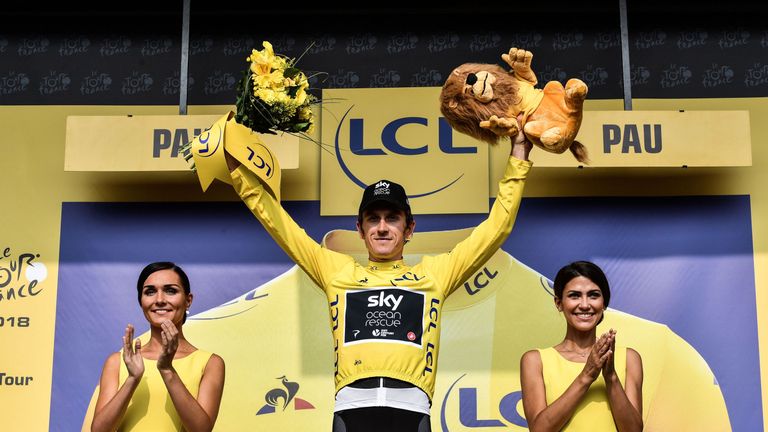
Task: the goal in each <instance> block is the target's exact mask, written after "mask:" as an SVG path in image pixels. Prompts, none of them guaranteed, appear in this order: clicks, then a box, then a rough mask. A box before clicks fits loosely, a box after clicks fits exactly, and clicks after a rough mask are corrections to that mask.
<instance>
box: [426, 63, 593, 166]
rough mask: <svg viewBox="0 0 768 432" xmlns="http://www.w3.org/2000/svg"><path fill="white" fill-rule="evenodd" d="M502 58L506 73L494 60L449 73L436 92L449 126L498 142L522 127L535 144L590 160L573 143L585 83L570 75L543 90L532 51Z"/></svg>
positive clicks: (466, 64) (580, 111)
mask: <svg viewBox="0 0 768 432" xmlns="http://www.w3.org/2000/svg"><path fill="white" fill-rule="evenodd" d="M501 58H502V60H504V61H505V62H506V63H507V64H508V65H509V66H510V67H511V68H512V69H511V70H510V71H509V72H507V71H506V70H504V68H502V67H501V66H498V65H495V64H484V63H465V64H462V65H461V66H459V67H457V68H456V69H454V70H453V71H452V72H451V73H450V75H449V76H448V78H447V79H446V81H445V84H443V88H442V90H441V92H440V111H441V112H442V113H443V116H444V117H445V119H446V120H447V121H448V123H449V124H450V125H451V127H452V128H453V129H455V130H457V131H458V132H461V133H463V134H466V135H469V136H471V137H473V138H475V139H477V140H480V141H484V142H487V143H489V144H496V143H498V142H499V140H500V139H502V138H503V137H510V136H515V135H517V133H518V131H519V130H520V127H521V126H522V129H523V132H524V133H525V135H526V137H527V138H528V140H529V141H530V142H531V143H533V144H534V145H536V146H537V147H540V148H542V149H544V150H546V151H548V152H551V153H558V154H559V153H563V152H564V151H565V150H566V149H570V150H571V153H573V155H574V156H575V157H576V159H577V160H578V161H579V162H582V163H585V164H586V163H588V162H589V160H588V158H587V149H586V147H584V145H582V144H581V143H579V142H578V141H575V138H576V134H577V133H578V131H579V127H580V126H581V119H582V116H583V106H584V99H585V98H586V96H587V85H586V84H584V82H583V81H581V80H580V79H578V78H571V79H570V80H568V82H567V83H566V84H565V87H563V85H562V84H561V83H560V82H558V81H549V82H548V83H547V84H546V85H545V86H544V88H543V89H538V88H534V86H535V85H536V84H537V83H538V80H537V79H536V74H534V72H533V70H532V69H531V60H533V54H532V53H531V52H530V51H526V50H522V49H518V48H512V49H510V50H509V53H507V54H502V56H501ZM518 118H520V119H521V123H522V124H518Z"/></svg>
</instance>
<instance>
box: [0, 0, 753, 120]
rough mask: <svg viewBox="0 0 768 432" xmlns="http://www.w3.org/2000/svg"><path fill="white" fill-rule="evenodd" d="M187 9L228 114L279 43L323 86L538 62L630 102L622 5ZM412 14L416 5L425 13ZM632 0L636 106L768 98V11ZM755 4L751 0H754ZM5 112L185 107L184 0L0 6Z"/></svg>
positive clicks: (198, 58) (205, 79) (737, 4)
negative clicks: (516, 55) (512, 61)
mask: <svg viewBox="0 0 768 432" xmlns="http://www.w3.org/2000/svg"><path fill="white" fill-rule="evenodd" d="M231 3H233V2H224V1H218V2H211V1H199V0H195V1H191V21H190V57H189V83H190V84H189V96H188V103H189V104H190V105H210V104H233V103H234V98H235V96H234V92H235V90H234V89H235V84H236V82H237V80H238V79H239V78H240V77H241V75H242V72H243V70H245V68H246V67H247V64H246V61H245V58H246V57H247V56H248V54H249V53H250V50H251V49H252V48H261V42H262V41H263V40H269V41H271V42H272V43H273V45H274V46H275V50H276V51H277V52H279V53H283V54H286V55H288V56H290V57H298V56H300V55H301V54H302V52H304V51H305V50H306V49H307V47H309V46H310V45H312V44H313V43H314V44H313V45H312V46H311V48H309V50H308V52H307V53H306V54H305V55H304V57H303V58H302V59H301V61H300V63H299V66H300V67H301V68H302V69H304V70H305V71H307V72H310V73H311V72H313V71H317V72H322V73H324V74H322V75H319V76H318V77H317V78H313V80H312V84H313V87H315V88H317V89H319V88H339V87H420V86H430V87H431V86H440V85H442V83H443V81H444V79H445V76H446V74H447V73H449V72H450V70H451V69H453V68H454V67H455V66H458V65H459V64H461V63H464V62H469V61H473V62H489V63H499V62H501V60H500V55H501V53H503V52H505V51H506V50H508V49H509V48H510V47H512V46H517V47H521V48H525V49H528V50H530V51H532V52H533V53H534V60H533V68H534V71H535V72H536V73H537V75H538V77H539V82H540V83H544V82H546V81H549V80H559V81H562V82H565V81H566V80H567V79H568V78H571V77H579V78H581V79H583V80H584V81H585V82H586V83H587V84H588V85H589V87H590V94H589V98H590V99H622V98H623V90H622V75H621V74H622V66H621V65H622V63H621V41H620V24H619V2H618V0H617V1H611V2H600V3H598V4H591V3H587V2H584V4H577V2H573V1H572V2H564V1H550V2H537V3H535V4H531V5H519V4H514V5H513V3H512V2H499V5H492V4H491V5H489V6H482V7H479V6H477V5H476V4H475V3H472V2H467V3H465V4H464V5H461V6H446V5H438V6H435V4H437V3H435V4H429V3H426V4H424V3H421V5H413V4H408V5H407V6H396V5H391V6H379V7H365V6H359V3H358V4H357V5H350V4H348V3H345V2H326V3H322V2H317V3H313V5H310V6H304V7H296V8H293V9H292V8H289V7H288V6H282V4H287V3H280V2H274V3H276V4H278V6H263V7H258V6H255V4H256V2H249V5H247V6H240V5H233V4H231ZM414 3H415V2H414ZM752 3H753V2H752V1H749V2H746V1H741V0H739V1H730V2H715V1H699V2H691V1H684V2H670V1H665V2H661V1H658V0H649V1H637V0H627V10H628V24H629V26H628V27H629V45H630V60H631V67H630V69H631V77H632V96H633V98H717V97H764V96H768V5H765V4H764V5H759V4H752ZM755 3H756V2H755ZM0 22H2V27H0V104H3V105H38V104H39V105H43V104H45V105H62V104H67V105H68V104H73V105H78V104H83V105H84V104H94V105H99V104H109V105H124V104H125V105H175V104H178V103H179V81H180V79H179V78H180V74H179V71H180V58H181V28H182V2H181V1H172V2H156V1H155V2H149V1H144V0H139V1H133V2H126V3H125V4H122V5H114V4H108V3H107V2H93V1H80V2H72V3H71V4H69V3H67V4H58V5H54V6H51V7H45V8H42V7H41V6H39V4H37V3H33V2H18V3H16V4H11V5H4V6H3V10H2V11H0Z"/></svg>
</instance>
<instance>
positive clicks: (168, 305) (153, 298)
mask: <svg viewBox="0 0 768 432" xmlns="http://www.w3.org/2000/svg"><path fill="white" fill-rule="evenodd" d="M140 304H141V309H142V311H143V312H144V317H145V318H146V319H147V321H149V324H150V325H152V326H157V327H159V326H160V324H161V323H162V322H163V321H171V322H173V323H174V324H175V325H176V326H177V327H178V326H181V324H182V322H183V321H184V316H185V314H186V312H187V309H189V306H190V305H192V294H191V293H189V294H187V293H185V292H184V286H183V285H182V282H181V278H180V277H179V275H178V274H177V273H176V272H175V271H173V270H171V269H167V270H158V271H156V272H154V273H152V274H150V275H149V276H148V277H147V279H146V280H145V281H144V284H143V287H142V290H141V297H140Z"/></svg>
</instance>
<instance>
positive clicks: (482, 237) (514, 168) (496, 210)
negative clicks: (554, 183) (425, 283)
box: [424, 157, 533, 295]
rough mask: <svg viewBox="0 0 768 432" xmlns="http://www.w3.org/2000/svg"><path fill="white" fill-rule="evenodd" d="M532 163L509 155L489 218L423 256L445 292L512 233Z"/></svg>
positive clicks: (464, 278)
mask: <svg viewBox="0 0 768 432" xmlns="http://www.w3.org/2000/svg"><path fill="white" fill-rule="evenodd" d="M532 165H533V164H532V163H531V162H530V161H523V160H520V159H517V158H514V157H510V158H509V161H508V162H507V167H506V170H505V172H504V176H503V177H502V178H501V180H500V181H499V193H498V195H497V196H496V200H495V201H494V203H493V206H492V207H491V211H490V212H489V214H488V218H487V219H486V220H485V221H483V222H482V223H480V225H478V226H477V227H475V229H474V230H472V232H471V233H470V235H469V236H468V237H467V238H466V239H464V240H462V241H461V242H459V243H458V244H457V245H456V246H454V248H453V249H451V251H450V252H448V253H444V254H440V255H436V256H434V257H425V258H424V264H425V266H426V267H427V268H428V269H429V271H430V273H431V274H432V277H434V278H435V280H436V281H437V283H438V284H439V285H438V286H440V287H441V288H442V289H443V290H444V294H445V295H448V294H450V293H452V292H453V291H455V290H456V289H457V288H458V287H459V286H461V284H463V283H464V281H466V280H467V279H468V278H469V277H470V276H472V274H473V273H475V272H476V271H477V270H478V269H480V268H481V267H482V265H483V264H484V263H485V262H486V261H487V260H488V259H489V258H490V257H491V256H492V255H493V254H494V253H495V252H496V251H497V250H498V249H499V247H501V245H502V244H503V243H504V241H505V240H506V239H507V237H508V236H509V234H510V232H512V225H513V224H514V222H515V217H516V216H517V210H518V209H519V207H520V201H521V199H522V196H523V186H524V185H525V179H526V177H527V175H528V171H529V170H530V168H531V166H532Z"/></svg>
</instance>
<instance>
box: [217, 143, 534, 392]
mask: <svg viewBox="0 0 768 432" xmlns="http://www.w3.org/2000/svg"><path fill="white" fill-rule="evenodd" d="M531 166H532V164H531V162H529V161H522V160H519V159H516V158H513V157H510V158H509V161H508V163H507V167H506V170H505V173H504V176H503V178H502V179H501V180H500V181H499V193H498V195H497V197H496V200H495V202H494V204H493V207H492V208H491V211H490V213H489V215H488V218H487V219H486V220H485V221H484V222H482V223H481V224H480V225H478V226H477V227H476V228H475V229H474V230H473V231H472V233H471V234H470V235H469V237H468V238H466V239H465V240H463V241H462V242H460V243H458V244H457V245H456V246H455V247H454V248H453V249H452V250H451V251H450V252H448V253H443V254H439V255H436V256H425V257H423V258H422V259H421V261H420V262H419V263H418V264H416V265H414V266H410V265H408V264H406V263H405V262H404V261H403V260H398V261H392V262H383V263H382V262H369V263H368V265H366V266H363V265H361V264H359V263H358V262H356V260H355V259H354V258H353V257H351V256H349V255H345V254H341V253H338V252H334V251H331V250H329V249H326V248H323V247H322V246H320V244H318V243H317V242H316V241H314V240H313V239H312V238H311V237H310V236H309V235H307V234H306V232H305V231H304V230H303V229H302V228H301V227H299V226H298V225H297V224H296V222H295V221H294V220H293V219H292V218H291V217H290V216H289V215H288V213H287V212H286V211H285V210H284V209H283V208H282V206H281V205H280V203H279V202H278V201H277V200H276V199H275V198H274V197H273V196H272V195H270V194H269V193H268V192H266V190H265V189H264V187H263V186H262V185H261V183H260V182H259V180H258V179H257V178H256V176H255V175H254V174H252V173H251V172H249V171H248V170H247V169H245V168H244V167H242V166H241V167H239V168H238V169H237V170H235V171H234V172H233V173H232V179H233V184H234V187H235V190H236V191H237V193H238V194H239V195H240V197H241V198H242V200H243V202H245V204H246V205H247V206H248V208H250V209H251V211H252V212H253V214H254V215H255V216H256V217H257V218H258V219H259V221H260V222H261V223H262V225H263V226H264V228H265V229H266V230H267V231H268V232H269V233H270V235H271V236H272V238H274V239H275V241H276V242H277V243H278V244H279V245H280V247H281V248H283V250H285V252H286V253H287V254H288V255H289V256H290V257H291V259H293V260H294V261H295V262H296V264H298V265H299V266H300V267H301V268H302V270H304V272H306V274H307V275H308V276H309V277H310V279H312V281H314V282H315V283H316V284H317V285H318V286H319V287H320V288H321V289H322V290H323V291H324V292H325V294H326V297H327V300H328V308H329V310H330V321H331V329H332V332H333V339H334V356H335V362H334V366H335V374H334V378H335V384H336V391H337V392H338V391H339V390H340V389H341V388H342V387H344V386H346V385H348V384H350V383H352V382H354V381H356V380H359V379H361V378H369V377H378V376H383V377H391V378H396V379H399V380H402V381H407V382H410V383H412V384H413V385H415V386H417V387H419V388H420V389H422V390H424V392H425V393H426V394H427V395H428V396H429V398H430V400H431V399H432V396H433V393H434V389H435V373H436V372H437V358H438V352H439V347H440V319H441V310H442V307H443V303H444V300H445V297H446V296H448V295H449V294H450V293H452V292H453V291H455V290H456V289H457V288H459V287H460V286H462V284H463V283H464V281H466V280H467V279H468V278H469V277H470V276H472V275H473V274H474V273H475V272H476V271H477V270H478V269H480V268H481V267H482V265H483V264H484V263H485V261H486V260H488V258H490V257H491V256H492V255H493V254H494V253H495V252H496V251H497V250H498V249H499V247H500V246H501V245H502V243H504V241H505V240H506V238H507V237H508V236H509V233H510V232H511V231H512V225H513V223H514V220H515V216H516V215H517V210H518V208H519V205H520V200H521V198H522V194H523V186H524V183H525V178H526V176H527V174H528V171H529V169H530V167H531Z"/></svg>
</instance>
